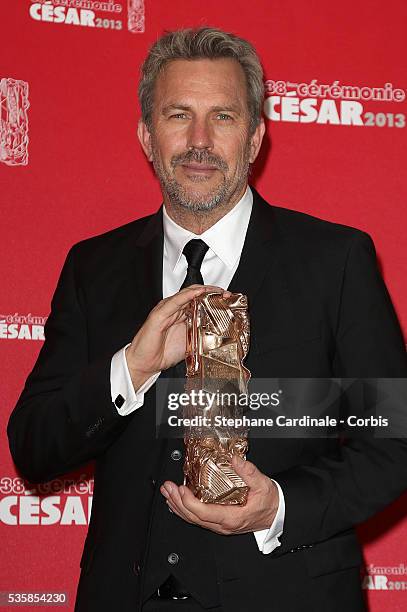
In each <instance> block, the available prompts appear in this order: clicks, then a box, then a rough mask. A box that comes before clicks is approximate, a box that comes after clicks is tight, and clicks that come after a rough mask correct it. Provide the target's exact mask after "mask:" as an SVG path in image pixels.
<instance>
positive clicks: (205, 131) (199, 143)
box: [187, 117, 213, 149]
mask: <svg viewBox="0 0 407 612" xmlns="http://www.w3.org/2000/svg"><path fill="white" fill-rule="evenodd" d="M187 146H188V149H212V148H213V135H212V129H211V126H210V125H209V123H208V121H207V120H206V119H199V118H197V117H194V119H192V121H191V123H190V125H189V129H188V142H187Z"/></svg>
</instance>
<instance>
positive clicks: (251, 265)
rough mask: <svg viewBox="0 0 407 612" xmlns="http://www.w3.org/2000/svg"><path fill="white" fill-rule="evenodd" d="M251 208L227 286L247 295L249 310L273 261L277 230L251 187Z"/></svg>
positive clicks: (269, 209)
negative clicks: (237, 258) (234, 269)
mask: <svg viewBox="0 0 407 612" xmlns="http://www.w3.org/2000/svg"><path fill="white" fill-rule="evenodd" d="M251 189H252V191H253V208H252V212H251V216H250V221H249V225H248V228H247V233H246V239H245V242H244V245H243V249H242V254H241V256H240V261H239V265H238V268H237V270H236V272H235V274H234V276H233V278H232V280H231V282H230V283H229V286H228V289H229V290H230V291H233V292H238V293H244V294H246V295H247V297H248V302H249V310H250V309H251V308H252V305H253V303H254V302H255V300H256V297H257V295H258V292H259V289H260V288H261V285H262V282H263V280H264V277H265V276H266V274H267V272H268V271H269V269H270V265H271V266H274V265H275V263H276V255H277V249H278V243H279V238H278V230H277V227H276V225H275V223H274V222H273V221H274V212H273V208H272V206H270V205H269V204H267V202H265V200H263V198H262V197H261V196H260V195H259V194H258V193H257V191H256V190H255V189H253V187H251Z"/></svg>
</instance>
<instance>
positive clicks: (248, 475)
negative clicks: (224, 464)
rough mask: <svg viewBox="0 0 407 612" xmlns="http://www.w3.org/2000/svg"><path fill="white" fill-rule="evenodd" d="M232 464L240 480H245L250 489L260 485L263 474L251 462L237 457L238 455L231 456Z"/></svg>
mask: <svg viewBox="0 0 407 612" xmlns="http://www.w3.org/2000/svg"><path fill="white" fill-rule="evenodd" d="M232 466H233V468H234V469H235V471H236V473H237V475H238V476H240V478H242V480H244V481H245V483H246V484H247V486H249V487H250V488H251V489H257V488H259V487H260V486H261V481H262V479H263V478H264V474H263V473H262V472H260V470H259V469H258V468H257V467H256V466H255V465H254V463H252V462H251V461H247V459H246V461H245V460H244V459H242V458H241V457H239V455H233V456H232Z"/></svg>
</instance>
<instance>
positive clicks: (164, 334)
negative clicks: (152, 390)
mask: <svg viewBox="0 0 407 612" xmlns="http://www.w3.org/2000/svg"><path fill="white" fill-rule="evenodd" d="M209 291H217V292H220V293H223V295H224V297H228V296H230V295H231V293H230V291H225V290H224V289H222V288H221V287H215V286H213V285H191V286H190V287H185V288H184V289H181V291H178V293H175V294H174V295H172V296H170V297H168V298H165V299H163V300H161V301H160V302H158V304H157V305H156V306H154V308H153V309H152V310H151V312H150V314H149V315H148V317H147V319H146V320H145V322H144V323H143V325H142V327H141V328H140V329H139V331H138V332H137V334H136V335H135V336H134V338H133V341H132V343H131V344H130V346H128V347H127V349H126V360H127V366H128V368H129V372H130V376H131V379H132V382H133V386H134V388H135V389H136V390H137V389H139V388H140V387H141V385H142V384H143V383H144V382H145V381H146V380H147V379H148V378H150V376H152V375H153V374H155V373H156V372H160V371H161V370H166V369H167V368H169V367H171V366H173V365H175V364H176V363H179V362H180V361H181V360H182V359H185V349H186V325H185V319H186V315H185V307H186V305H187V304H188V303H189V302H190V301H191V300H192V299H193V298H194V297H196V296H198V295H200V294H202V293H205V292H209Z"/></svg>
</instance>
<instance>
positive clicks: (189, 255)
mask: <svg viewBox="0 0 407 612" xmlns="http://www.w3.org/2000/svg"><path fill="white" fill-rule="evenodd" d="M208 249H209V247H208V245H207V244H205V242H204V241H203V240H200V239H199V238H194V239H193V240H190V241H189V242H187V243H186V245H185V246H184V250H183V251H182V252H183V253H184V255H185V257H186V259H187V262H188V269H187V274H186V277H185V279H184V282H183V283H182V285H181V287H180V289H184V287H189V286H190V285H195V284H199V285H203V284H204V282H203V278H202V274H201V265H202V261H203V258H204V257H205V253H206V251H207V250H208ZM174 371H175V376H179V377H180V378H185V375H186V366H185V361H180V362H179V363H178V364H177V365H176V366H175V370H174Z"/></svg>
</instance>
